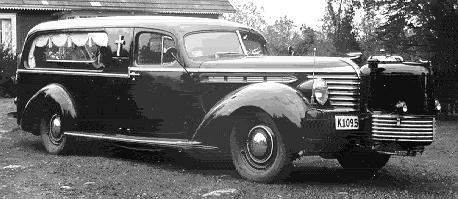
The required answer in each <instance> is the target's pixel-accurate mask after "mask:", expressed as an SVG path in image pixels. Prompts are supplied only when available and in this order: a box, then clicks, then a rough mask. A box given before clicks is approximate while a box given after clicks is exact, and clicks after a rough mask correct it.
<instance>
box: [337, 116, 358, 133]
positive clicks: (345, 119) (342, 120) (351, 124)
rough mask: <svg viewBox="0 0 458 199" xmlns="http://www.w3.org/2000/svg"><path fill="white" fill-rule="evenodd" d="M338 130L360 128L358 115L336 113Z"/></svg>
mask: <svg viewBox="0 0 458 199" xmlns="http://www.w3.org/2000/svg"><path fill="white" fill-rule="evenodd" d="M335 123H336V130H352V129H359V121H358V116H351V115H336V122H335Z"/></svg>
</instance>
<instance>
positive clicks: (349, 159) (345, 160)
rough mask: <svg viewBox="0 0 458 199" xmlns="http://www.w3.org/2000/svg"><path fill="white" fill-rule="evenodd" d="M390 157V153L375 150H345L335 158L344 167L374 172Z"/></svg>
mask: <svg viewBox="0 0 458 199" xmlns="http://www.w3.org/2000/svg"><path fill="white" fill-rule="evenodd" d="M389 159H390V155H388V154H381V153H377V152H354V153H351V152H346V153H344V154H342V155H341V156H339V157H338V158H337V160H338V161H339V163H340V165H341V166H342V167H343V168H345V169H353V170H360V171H370V172H376V171H378V170H380V169H381V168H382V167H384V166H385V164H386V163H387V162H388V160H389Z"/></svg>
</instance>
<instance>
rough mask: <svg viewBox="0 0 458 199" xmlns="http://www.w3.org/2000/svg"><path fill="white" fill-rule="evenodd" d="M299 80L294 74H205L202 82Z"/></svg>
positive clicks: (280, 81)
mask: <svg viewBox="0 0 458 199" xmlns="http://www.w3.org/2000/svg"><path fill="white" fill-rule="evenodd" d="M295 81H297V78H296V77H294V76H288V77H283V76H254V77H249V76H204V77H203V78H202V80H201V81H200V82H201V83H259V82H277V83H286V84H288V83H293V82H295Z"/></svg>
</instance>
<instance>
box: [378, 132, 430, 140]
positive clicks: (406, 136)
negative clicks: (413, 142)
mask: <svg viewBox="0 0 458 199" xmlns="http://www.w3.org/2000/svg"><path fill="white" fill-rule="evenodd" d="M372 136H374V137H381V138H407V139H409V138H411V139H415V138H431V139H433V134H432V133H431V135H416V136H414V135H380V134H374V135H372Z"/></svg>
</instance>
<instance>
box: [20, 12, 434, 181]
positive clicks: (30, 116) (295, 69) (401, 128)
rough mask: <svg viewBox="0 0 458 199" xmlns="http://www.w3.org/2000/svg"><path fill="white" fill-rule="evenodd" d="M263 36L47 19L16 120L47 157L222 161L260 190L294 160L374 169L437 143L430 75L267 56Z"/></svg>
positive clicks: (212, 24) (203, 23) (38, 31)
mask: <svg viewBox="0 0 458 199" xmlns="http://www.w3.org/2000/svg"><path fill="white" fill-rule="evenodd" d="M266 45H267V44H266V41H265V39H264V37H263V36H262V35H261V34H260V33H259V32H257V31H256V30H253V29H251V28H249V27H246V26H243V25H240V24H236V23H232V22H227V21H223V20H213V19H197V18H180V17H104V18H95V19H78V20H62V21H55V22H47V23H43V24H40V25H38V26H36V27H35V28H33V29H32V30H31V31H30V32H29V34H28V36H27V39H26V42H25V45H24V49H23V52H22V58H21V60H20V63H19V66H18V72H17V88H18V98H17V111H18V120H17V121H18V124H19V125H20V126H21V128H22V129H24V130H26V131H30V132H32V133H33V134H35V135H41V136H42V138H43V142H44V144H45V146H46V148H47V150H48V151H49V152H50V153H55V154H57V153H62V152H64V151H65V149H66V148H67V146H68V143H67V139H68V138H71V137H74V136H80V137H89V138H98V139H106V140H111V141H119V142H125V143H136V144H142V145H147V146H150V147H171V148H177V149H180V150H184V151H186V152H188V153H189V154H192V155H194V156H195V157H197V158H205V159H232V161H233V163H234V164H235V166H236V169H237V171H238V172H239V173H240V174H241V176H243V177H245V178H248V179H250V180H255V181H262V182H270V181H272V180H275V179H277V178H279V177H282V176H285V175H284V174H286V173H287V171H288V170H289V169H288V168H290V166H291V161H292V160H294V159H295V158H298V157H300V156H304V155H320V156H322V157H325V158H337V159H338V160H339V162H340V163H341V164H342V166H344V167H347V168H364V169H371V170H372V169H378V168H381V167H383V166H384V165H385V163H386V162H387V161H388V159H389V157H390V155H416V154H417V153H418V152H422V151H423V150H424V146H426V145H429V144H431V143H432V142H433V136H434V129H435V126H434V125H435V119H434V115H435V104H434V96H433V90H432V87H431V85H432V83H431V82H432V76H431V72H430V69H429V68H427V67H425V66H422V65H409V64H397V65H396V66H392V65H389V64H388V65H386V64H379V63H377V62H370V64H369V65H366V66H363V67H362V68H359V67H358V66H357V65H356V64H354V63H353V62H352V61H351V59H350V58H336V57H274V56H268V51H267V48H266Z"/></svg>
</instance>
